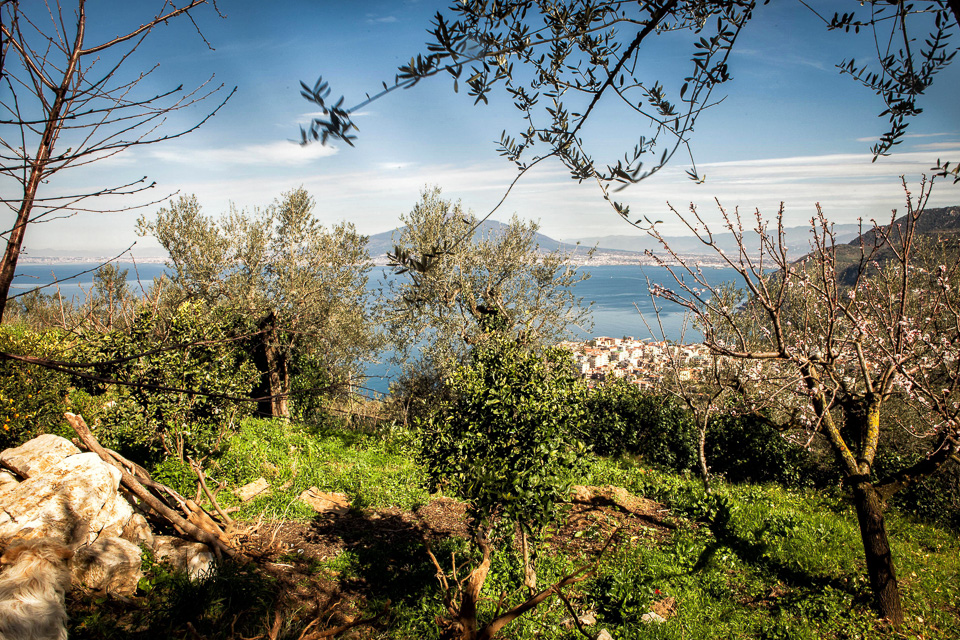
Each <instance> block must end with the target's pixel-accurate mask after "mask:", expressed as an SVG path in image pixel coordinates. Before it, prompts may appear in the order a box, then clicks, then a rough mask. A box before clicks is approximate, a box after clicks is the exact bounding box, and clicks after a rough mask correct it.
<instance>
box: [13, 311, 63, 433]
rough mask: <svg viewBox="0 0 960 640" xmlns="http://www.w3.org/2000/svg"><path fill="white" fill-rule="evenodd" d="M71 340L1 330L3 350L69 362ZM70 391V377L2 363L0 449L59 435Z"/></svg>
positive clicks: (58, 335)
mask: <svg viewBox="0 0 960 640" xmlns="http://www.w3.org/2000/svg"><path fill="white" fill-rule="evenodd" d="M70 350H71V341H70V340H69V339H68V337H67V336H65V335H64V334H63V333H60V332H58V331H44V332H39V331H33V330H30V329H26V328H24V327H22V326H15V325H3V326H2V327H0V351H2V352H5V353H12V354H16V355H23V356H34V357H40V358H47V359H51V360H64V359H67V354H68V353H69V352H70ZM69 391H70V377H69V376H68V375H67V374H65V373H63V372H60V371H56V370H53V369H49V368H45V367H41V366H40V365H37V364H29V363H25V362H20V361H17V360H8V359H2V360H0V450H2V449H6V448H8V447H15V446H18V445H20V444H23V443H24V442H26V441H27V440H30V439H31V438H34V437H36V436H38V435H39V434H41V433H59V432H60V431H61V430H62V429H63V413H64V411H66V410H67V404H66V398H67V395H68V393H69Z"/></svg>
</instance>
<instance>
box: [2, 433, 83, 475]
mask: <svg viewBox="0 0 960 640" xmlns="http://www.w3.org/2000/svg"><path fill="white" fill-rule="evenodd" d="M77 453H80V449H77V448H76V447H75V446H73V443H72V442H70V441H69V440H67V439H66V438H61V437H60V436H55V435H53V434H52V433H44V434H43V435H39V436H37V437H36V438H34V439H33V440H30V441H28V442H25V443H23V444H22V445H20V446H19V447H16V448H15V449H7V450H6V451H4V452H3V453H0V464H2V465H3V466H5V467H6V468H7V469H10V470H11V471H13V472H14V473H16V474H17V475H19V476H20V477H21V478H30V477H33V476H35V475H39V474H41V473H44V472H45V471H46V470H47V469H49V468H50V467H52V466H54V465H56V464H57V463H58V462H60V461H61V460H63V459H64V458H66V457H67V456H72V455H74V454H77Z"/></svg>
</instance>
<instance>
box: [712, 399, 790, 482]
mask: <svg viewBox="0 0 960 640" xmlns="http://www.w3.org/2000/svg"><path fill="white" fill-rule="evenodd" d="M706 451H707V464H709V465H710V468H711V470H712V471H713V472H714V473H721V474H723V475H724V477H726V479H727V480H730V481H732V482H780V483H781V484H784V485H787V486H797V485H799V484H803V483H804V482H806V481H807V478H808V476H807V473H806V471H807V455H806V452H805V451H804V450H803V448H802V447H800V446H798V445H796V444H794V443H792V442H790V441H789V440H787V439H785V438H784V437H783V435H782V434H781V433H780V432H779V431H778V430H777V429H775V428H774V427H773V425H771V424H770V423H768V422H766V421H765V420H763V419H762V418H760V417H758V416H754V415H736V414H731V413H721V414H719V415H717V416H715V417H714V418H713V419H712V420H711V421H710V426H709V429H707V442H706Z"/></svg>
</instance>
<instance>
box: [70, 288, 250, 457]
mask: <svg viewBox="0 0 960 640" xmlns="http://www.w3.org/2000/svg"><path fill="white" fill-rule="evenodd" d="M232 328H233V325H232V323H231V322H230V320H229V319H228V318H223V317H219V316H217V315H213V314H211V313H210V311H209V310H208V309H207V308H205V307H204V306H203V305H201V304H198V303H183V304H182V305H180V306H179V307H178V308H177V309H176V310H175V311H174V312H173V313H172V315H171V316H170V317H169V318H164V317H163V316H161V315H157V314H155V313H154V312H153V310H152V309H150V308H146V307H141V308H140V309H139V310H138V312H137V314H136V316H135V318H134V319H133V322H132V325H131V327H130V329H129V331H109V332H106V333H96V334H92V335H90V336H88V343H87V351H88V353H87V358H88V359H89V360H90V361H92V362H100V363H107V364H102V365H98V366H97V373H98V374H99V375H100V376H102V377H103V378H108V379H117V380H120V381H122V382H124V383H126V384H122V385H113V384H109V383H95V384H92V385H88V386H87V390H88V391H89V392H90V393H91V395H100V396H103V397H104V403H103V405H102V408H101V410H100V411H99V413H98V414H97V415H96V416H94V417H95V420H94V421H93V424H94V425H95V426H96V427H97V429H96V433H97V437H98V438H101V439H102V442H103V444H104V445H107V446H111V447H113V448H117V449H118V450H120V451H121V452H126V453H128V454H129V455H130V456H132V457H133V458H135V459H137V460H139V461H141V462H144V463H147V464H152V463H153V462H155V461H157V460H160V459H162V458H164V457H166V456H168V455H175V456H177V458H179V459H181V460H182V459H183V458H184V457H185V456H186V455H188V454H190V455H195V456H203V455H207V454H209V453H210V452H212V451H214V450H216V448H217V447H218V446H219V444H220V441H221V440H222V438H223V437H224V435H225V433H226V432H228V431H230V430H231V429H232V428H233V427H234V426H235V425H236V420H237V418H238V417H239V416H242V415H244V414H247V413H249V412H250V411H252V405H251V403H246V402H240V403H238V402H237V401H236V400H233V399H231V398H243V397H246V396H248V395H249V393H250V390H251V388H252V387H253V384H254V382H255V381H256V379H257V372H256V369H255V367H254V365H253V364H252V362H251V361H250V358H249V356H248V355H247V353H246V352H245V351H244V350H243V348H242V347H241V346H240V344H239V342H238V341H237V340H235V339H234V336H233V335H232V334H233V331H232ZM88 418H89V416H88Z"/></svg>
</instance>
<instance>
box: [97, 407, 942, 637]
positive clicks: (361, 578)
mask: <svg viewBox="0 0 960 640" xmlns="http://www.w3.org/2000/svg"><path fill="white" fill-rule="evenodd" d="M585 468H587V469H589V471H587V472H585V473H584V474H583V475H582V477H580V478H579V479H578V480H577V482H578V483H581V484H598V485H605V484H613V485H618V486H622V487H624V488H626V489H628V490H629V491H631V492H632V493H634V494H636V495H643V496H647V497H649V498H652V499H655V500H657V501H659V502H661V503H663V504H665V505H666V506H667V507H669V509H670V513H671V514H672V515H671V518H672V521H673V523H674V524H675V525H676V527H677V528H676V529H675V530H674V531H673V532H672V533H671V534H670V535H669V536H667V538H666V539H663V537H662V536H661V537H659V538H658V537H657V536H640V537H637V538H632V539H630V540H624V541H622V542H621V543H619V544H618V545H617V546H616V547H614V548H611V549H610V550H609V551H608V552H607V554H606V555H605V556H604V557H603V558H602V560H601V562H600V564H599V566H598V571H597V574H596V575H595V576H594V577H592V578H591V579H589V580H587V581H585V582H582V583H580V584H578V585H576V587H575V588H573V589H571V590H570V591H568V593H569V596H570V598H571V601H572V602H573V603H574V605H575V606H576V608H577V609H578V610H579V611H581V612H583V611H593V612H595V614H596V617H597V618H598V624H597V626H596V627H593V632H594V633H596V632H597V631H598V630H599V629H600V628H605V629H607V630H608V631H609V632H610V633H611V634H612V635H613V637H614V638H616V639H618V640H628V639H629V640H633V639H637V640H640V639H674V638H676V639H678V640H679V639H681V638H683V639H686V640H696V639H712V638H750V639H754V638H758V639H779V638H783V639H793V638H798V639H804V638H810V639H821V638H824V639H827V640H831V639H837V640H846V639H854V638H862V639H873V638H882V639H887V638H889V639H895V638H896V639H899V638H917V639H923V640H928V639H942V640H948V639H951V640H952V639H953V638H956V637H960V610H958V609H957V606H958V602H960V542H958V538H957V535H956V533H955V532H952V531H950V530H947V529H944V528H941V527H939V526H935V525H932V524H927V523H923V522H919V521H917V520H915V519H913V518H911V517H906V516H903V515H902V514H900V513H898V512H897V511H896V510H892V509H891V511H890V512H889V513H888V516H887V523H888V530H889V534H890V540H891V544H892V547H893V553H894V560H895V563H896V567H897V571H898V575H899V578H900V585H901V591H902V597H903V601H904V606H905V611H906V623H905V624H904V626H903V627H902V628H900V629H899V630H896V631H894V630H891V629H889V628H887V627H886V626H885V625H884V624H883V623H882V622H881V621H880V620H878V619H877V618H876V616H875V614H874V613H873V610H872V608H871V596H870V591H869V585H868V583H867V580H866V572H865V569H864V563H863V559H862V554H863V550H862V545H861V541H860V534H859V530H858V527H857V522H856V517H855V514H854V511H853V508H852V506H851V505H850V504H848V502H847V499H846V498H845V496H844V495H843V494H842V493H841V492H840V491H839V490H836V491H812V490H791V489H787V488H784V487H782V486H779V485H775V484H768V485H730V484H725V483H723V482H718V483H717V485H716V487H715V493H714V495H708V494H707V493H706V492H705V491H704V490H703V487H702V485H701V483H700V482H699V481H698V480H696V479H695V478H692V477H686V476H681V475H675V474H670V473H664V472H661V471H656V470H651V469H648V468H645V465H643V464H642V463H639V462H637V461H632V460H605V459H596V460H591V461H590V464H588V465H586V467H585ZM211 475H212V476H213V477H214V478H215V479H216V480H218V481H219V480H227V481H228V483H229V485H230V488H233V487H236V486H240V485H242V484H244V483H246V482H249V481H252V480H255V479H256V478H258V477H260V476H263V477H264V478H266V479H267V480H268V481H269V482H270V483H271V485H272V486H273V487H274V490H273V492H272V493H271V494H270V495H269V496H265V497H261V498H257V499H255V500H253V501H251V502H250V503H247V504H245V505H243V507H242V511H241V512H240V514H239V517H240V518H247V519H255V518H257V517H259V516H261V515H262V516H263V517H265V518H268V519H271V518H287V519H292V518H302V519H310V518H313V517H314V514H313V512H312V511H311V510H310V509H309V508H308V507H306V506H303V505H300V504H299V503H298V501H297V500H296V496H297V495H299V493H300V492H301V491H303V490H304V489H306V488H308V487H311V486H317V487H319V488H320V489H321V490H327V491H341V492H344V493H347V494H348V495H349V496H350V498H351V500H352V502H353V505H354V507H355V508H356V509H366V508H382V507H387V506H395V507H399V508H401V509H413V508H415V507H417V506H418V505H421V504H423V503H425V502H426V501H427V500H428V499H429V496H428V495H427V493H426V492H425V490H424V489H423V488H422V487H423V479H424V474H423V472H422V470H421V469H419V468H418V467H417V465H416V464H415V463H414V462H413V456H412V455H411V447H410V442H409V436H408V435H405V434H403V433H394V434H390V435H389V436H388V437H384V436H383V435H358V434H355V433H351V432H348V431H335V430H329V431H323V432H313V433H310V432H307V431H305V430H302V429H300V428H298V427H297V426H296V425H292V424H289V423H284V422H280V421H266V420H248V421H246V422H244V423H243V425H242V428H241V430H240V431H239V433H237V434H236V435H235V436H234V437H233V438H232V439H231V440H230V441H229V442H228V443H227V447H226V450H225V453H224V454H223V455H222V456H221V457H220V458H219V459H218V460H217V461H216V464H215V465H213V466H212V470H211ZM287 482H289V483H290V485H289V487H288V488H287V489H283V490H281V489H279V488H278V487H280V486H282V485H283V484H284V483H287ZM221 495H223V496H224V498H225V499H224V503H225V504H227V505H229V504H231V500H235V499H233V498H232V497H228V496H227V492H226V491H224V492H222V493H221ZM583 535H585V536H586V535H593V533H592V532H590V531H585V532H583ZM507 539H508V538H506V537H505V538H503V542H502V544H501V545H500V546H499V548H498V550H497V552H496V553H495V555H494V557H493V563H492V567H491V571H490V574H489V577H488V580H487V583H486V585H485V588H484V596H485V597H486V598H487V599H486V600H485V601H484V602H483V603H482V610H481V614H482V615H481V620H484V619H489V618H490V617H492V616H493V615H494V609H495V606H496V602H497V601H498V600H499V599H500V598H501V596H502V594H506V596H505V597H504V604H505V605H506V606H510V605H511V604H516V603H518V602H520V601H521V600H522V597H523V596H522V592H521V590H520V589H519V585H520V584H521V582H522V579H521V576H522V571H521V569H520V561H519V556H518V554H517V552H516V550H514V549H512V548H511V545H510V543H509V542H507V541H506V540H507ZM434 552H435V553H436V554H437V557H438V558H440V559H441V561H442V562H444V563H445V565H446V564H448V563H449V562H450V559H451V557H452V555H453V554H456V557H457V559H458V561H464V560H467V559H470V558H471V557H473V559H474V560H476V557H475V555H474V556H471V553H474V554H475V552H471V550H470V549H469V544H468V543H467V541H465V540H461V539H447V540H442V541H439V542H437V543H435V547H434ZM578 562H580V560H577V559H574V558H568V557H564V556H561V555H556V554H552V553H550V552H548V551H543V552H542V553H541V555H540V556H539V558H538V575H539V583H540V585H541V587H544V586H547V585H549V584H550V583H551V582H552V581H555V580H557V579H559V578H560V577H561V576H563V575H565V574H566V573H568V572H570V571H572V570H573V569H574V568H576V566H577V563H578ZM314 565H315V566H312V567H311V570H312V571H313V572H315V573H316V574H317V575H319V576H323V577H326V578H330V579H336V580H340V581H341V583H342V584H347V585H352V586H351V587H349V588H360V587H357V585H362V588H363V589H366V592H365V593H366V595H365V600H363V603H364V604H363V605H362V606H363V608H364V610H365V611H366V613H367V614H370V613H373V612H376V611H379V610H381V609H382V607H383V605H384V603H385V602H386V601H387V600H390V601H391V607H390V611H391V613H390V616H389V620H388V622H387V623H386V624H385V625H383V626H381V627H379V628H377V629H367V630H365V631H364V632H363V635H362V636H361V637H378V638H379V637H382V638H398V639H399V638H411V637H420V638H424V639H430V638H436V637H438V635H439V630H438V628H437V625H436V623H435V619H436V616H438V615H443V613H444V611H443V603H442V597H441V593H440V591H439V588H438V586H437V581H436V578H435V569H434V567H433V566H432V564H431V563H430V562H429V560H428V558H427V555H426V553H425V550H424V549H423V548H422V546H421V545H420V544H419V542H417V541H416V540H407V541H406V542H400V541H398V540H392V539H386V540H382V541H379V542H376V543H373V544H368V545H359V546H352V547H351V548H350V549H349V550H347V551H344V552H342V553H341V554H340V555H338V556H337V557H335V558H330V559H326V560H323V561H316V562H315V563H314ZM468 570H469V567H465V568H462V569H461V573H460V575H461V577H462V576H464V575H465V574H466V571H468ZM221 579H222V580H228V581H229V580H241V579H242V581H245V582H242V584H241V588H242V590H243V592H244V593H247V594H251V595H249V596H248V597H249V600H248V603H253V605H254V606H253V608H254V610H256V608H257V607H262V606H264V605H263V604H261V603H265V602H268V598H267V597H266V596H265V595H264V594H265V592H263V593H262V592H261V591H258V589H262V585H260V583H257V582H255V581H254V582H251V580H252V578H251V577H250V575H247V574H238V575H231V574H229V573H228V574H226V575H225V576H224V577H222V578H216V579H215V580H221ZM206 588H207V589H208V591H210V592H211V593H214V594H224V593H232V591H231V589H230V587H229V585H227V586H223V585H219V586H218V585H217V584H214V583H211V584H208V585H207V586H206ZM178 589H179V587H178ZM175 591H176V590H172V591H170V594H169V595H166V596H164V597H165V598H167V599H170V600H175V599H177V598H178V597H179V596H176V595H175V593H174V592H175ZM160 592H162V590H160ZM667 596H670V597H673V598H675V599H676V602H677V606H678V609H677V613H676V615H675V616H674V617H672V618H670V619H669V620H667V621H666V622H664V623H661V624H656V623H654V624H646V623H643V622H641V617H642V616H643V615H644V614H645V613H647V612H649V611H650V607H651V604H652V603H653V602H654V601H655V600H658V599H661V598H664V597H667ZM158 597H159V596H158ZM217 597H222V596H217ZM218 602H219V601H216V602H214V603H213V604H214V605H216V606H219V605H218ZM216 606H214V607H213V610H214V612H216V611H217V609H216ZM247 606H251V605H250V604H248V605H247ZM217 615H218V616H220V617H218V618H217V619H219V620H222V619H225V616H226V613H224V614H223V615H222V616H221V615H220V614H217ZM198 616H199V614H198ZM567 617H569V614H568V612H567V611H566V609H565V607H564V606H563V603H562V602H561V601H560V600H558V599H556V598H554V599H552V600H550V601H548V602H547V603H546V604H544V605H543V606H541V607H540V608H538V609H537V610H536V611H534V612H532V613H531V614H528V615H526V616H524V617H522V618H520V619H519V620H518V621H516V622H515V623H513V624H512V625H510V626H509V627H507V629H506V630H505V631H504V633H503V634H502V637H504V638H516V639H530V640H532V639H533V638H537V639H538V640H541V639H542V640H550V639H555V640H572V639H573V638H576V637H580V636H578V635H577V632H576V630H572V629H569V628H564V627H562V626H561V624H560V623H561V621H562V620H564V619H566V618H567ZM197 619H198V620H200V622H203V621H204V620H205V618H204V617H202V616H199V617H198V618H197ZM302 622H303V624H306V622H307V621H302ZM91 624H92V622H91ZM198 624H199V622H198ZM261 624H262V623H261ZM301 627H302V625H301ZM289 629H290V630H289V637H291V638H294V637H297V629H298V627H297V626H296V624H295V623H294V622H291V623H290V627H289ZM283 637H286V636H283Z"/></svg>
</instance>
